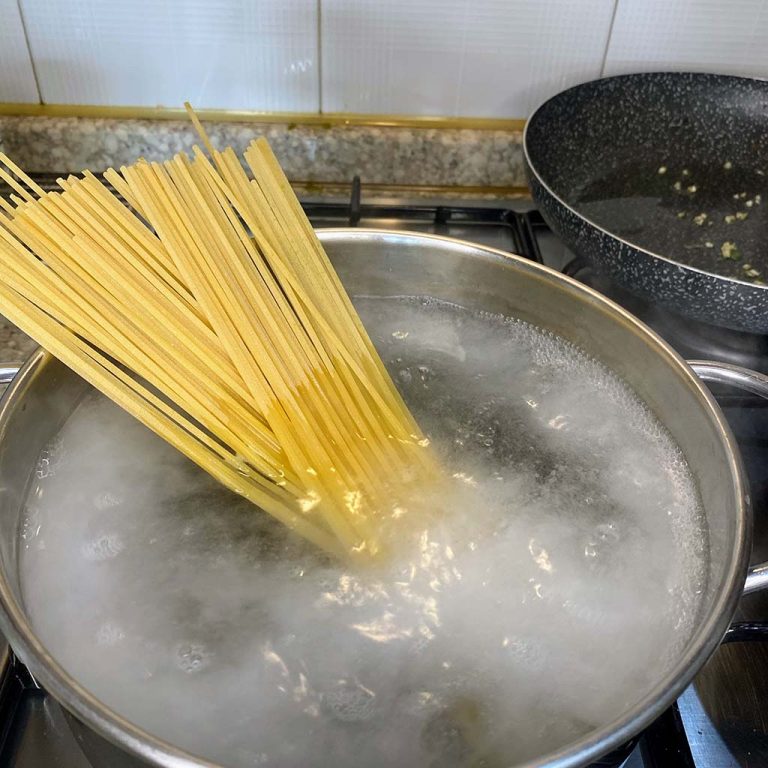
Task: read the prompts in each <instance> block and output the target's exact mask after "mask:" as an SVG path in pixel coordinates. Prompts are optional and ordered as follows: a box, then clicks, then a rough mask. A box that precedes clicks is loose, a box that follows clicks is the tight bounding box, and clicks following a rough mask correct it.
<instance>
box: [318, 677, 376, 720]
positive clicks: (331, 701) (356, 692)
mask: <svg viewBox="0 0 768 768" xmlns="http://www.w3.org/2000/svg"><path fill="white" fill-rule="evenodd" d="M322 701H323V705H324V706H325V707H326V709H327V710H328V711H329V712H330V714H331V715H332V716H333V717H334V718H335V719H336V720H341V721H342V722H344V723H356V722H361V721H363V720H368V719H369V718H370V717H371V715H373V712H374V709H375V706H376V694H375V693H374V692H373V691H371V690H369V689H368V688H366V687H365V686H364V685H361V684H360V683H355V682H352V681H348V680H340V681H339V682H338V684H337V685H336V686H335V687H334V688H333V690H331V691H328V692H327V693H325V694H323V696H322Z"/></svg>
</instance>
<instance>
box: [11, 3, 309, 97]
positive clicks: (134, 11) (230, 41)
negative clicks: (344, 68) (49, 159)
mask: <svg viewBox="0 0 768 768" xmlns="http://www.w3.org/2000/svg"><path fill="white" fill-rule="evenodd" d="M2 1H3V2H5V0H2ZM21 7H22V11H23V13H24V19H25V22H26V28H27V35H28V39H29V44H30V48H31V51H32V57H33V59H34V62H35V69H36V72H37V76H38V82H39V85H40V91H41V95H42V98H43V100H44V101H45V102H48V103H59V104H106V105H142V106H165V107H178V106H181V103H182V102H183V101H184V100H185V99H188V100H189V101H191V102H192V103H193V105H195V106H197V107H201V108H204V107H208V108H228V109H256V110H273V111H301V112H314V111H317V110H318V107H319V96H318V73H317V67H318V62H317V38H318V35H317V0H120V1H119V2H116V1H114V0H56V2H51V0H21Z"/></svg>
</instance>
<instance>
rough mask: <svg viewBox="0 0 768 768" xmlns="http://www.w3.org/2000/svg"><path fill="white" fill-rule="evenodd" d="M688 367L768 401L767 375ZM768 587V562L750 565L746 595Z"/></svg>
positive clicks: (709, 365)
mask: <svg viewBox="0 0 768 768" xmlns="http://www.w3.org/2000/svg"><path fill="white" fill-rule="evenodd" d="M688 365H690V366H691V368H693V371H694V373H695V374H696V375H697V376H698V377H699V378H700V379H701V380H702V381H706V382H712V383H716V384H728V385H730V386H732V387H738V388H739V389H743V390H746V391H747V392H751V393H752V394H753V395H759V396H760V397H763V398H765V399H767V400H768V376H766V375H765V374H762V373H758V372H757V371H751V370H750V369H749V368H742V367H741V366H740V365H731V364H730V363H718V362H716V361H714V360H689V361H688ZM766 587H768V562H766V563H759V564H757V565H750V566H749V570H748V571H747V580H746V582H745V583H744V594H745V595H748V594H750V593H752V592H757V591H758V590H761V589H765V588H766Z"/></svg>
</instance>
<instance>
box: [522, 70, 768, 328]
mask: <svg viewBox="0 0 768 768" xmlns="http://www.w3.org/2000/svg"><path fill="white" fill-rule="evenodd" d="M524 149H525V159H526V164H527V172H528V180H529V183H530V186H531V191H532V194H533V197H534V200H535V201H536V203H537V204H538V205H539V207H540V208H541V211H542V214H543V215H544V218H545V219H546V220H547V222H548V224H549V225H550V226H551V227H552V229H553V230H555V231H556V232H557V233H558V234H559V235H560V236H561V237H562V238H563V239H564V240H565V242H566V243H567V244H568V245H569V246H570V247H571V249H572V250H573V251H574V252H575V253H577V254H578V255H580V256H583V257H584V258H586V259H588V260H589V261H591V262H592V263H593V264H594V265H595V266H596V267H597V268H598V269H600V270H601V271H603V272H606V273H608V274H609V275H610V276H611V277H612V278H613V279H614V280H616V281H617V282H618V283H620V284H622V285H623V286H624V287H626V288H628V289H629V290H630V291H632V292H634V293H635V294H637V295H640V296H642V297H643V298H646V299H649V300H651V301H654V302H657V303H659V304H663V305H664V306H666V307H668V308H670V309H672V310H675V311H677V312H679V313H681V314H684V315H688V316H689V317H693V318H696V319H698V320H703V321H705V322H709V323H714V324H716V325H721V326H725V327H728V328H735V329H737V330H744V331H751V332H753V333H768V82H765V81H762V80H751V79H747V78H739V77H728V76H723V75H708V74H693V73H650V74H638V75H624V76H619V77H611V78H607V79H604V80H595V81H593V82H589V83H585V84H583V85H578V86H576V87H574V88H570V89H569V90H567V91H563V92H562V93H559V94H558V95H556V96H554V97H553V98H551V99H550V100H549V101H547V102H545V103H544V104H543V105H542V106H541V107H539V109H538V110H536V112H535V113H534V114H533V115H532V117H531V118H530V120H529V121H528V124H527V125H526V129H525V137H524Z"/></svg>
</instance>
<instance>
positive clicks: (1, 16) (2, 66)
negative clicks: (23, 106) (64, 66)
mask: <svg viewBox="0 0 768 768" xmlns="http://www.w3.org/2000/svg"><path fill="white" fill-rule="evenodd" d="M3 101H7V102H16V103H30V104H34V103H36V102H37V101H39V97H38V94H37V86H36V85H35V75H34V72H33V70H32V60H31V59H30V57H29V50H28V49H27V41H26V39H25V38H24V27H23V25H22V23H21V15H20V13H19V6H18V3H17V2H16V0H0V102H3Z"/></svg>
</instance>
